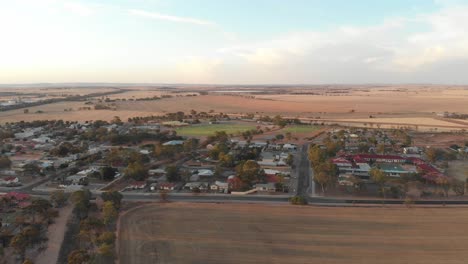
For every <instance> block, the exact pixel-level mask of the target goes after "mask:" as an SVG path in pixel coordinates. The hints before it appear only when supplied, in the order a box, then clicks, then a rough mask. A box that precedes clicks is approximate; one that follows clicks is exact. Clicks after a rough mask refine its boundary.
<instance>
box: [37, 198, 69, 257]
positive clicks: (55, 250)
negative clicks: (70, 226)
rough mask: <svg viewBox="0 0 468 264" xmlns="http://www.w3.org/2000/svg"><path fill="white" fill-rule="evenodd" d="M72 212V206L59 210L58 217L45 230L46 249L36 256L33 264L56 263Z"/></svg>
mask: <svg viewBox="0 0 468 264" xmlns="http://www.w3.org/2000/svg"><path fill="white" fill-rule="evenodd" d="M72 212H73V206H72V205H68V206H67V207H64V208H62V209H61V210H60V214H59V217H58V218H56V219H55V223H53V224H52V225H50V226H49V228H48V229H47V238H48V239H49V240H48V241H47V249H46V250H45V251H43V252H41V254H39V255H38V257H37V258H36V260H35V261H34V263H36V264H53V263H57V258H58V255H59V252H60V247H61V246H62V242H63V237H64V235H65V231H66V228H67V222H68V219H69V218H70V215H71V214H72Z"/></svg>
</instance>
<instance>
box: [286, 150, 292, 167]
mask: <svg viewBox="0 0 468 264" xmlns="http://www.w3.org/2000/svg"><path fill="white" fill-rule="evenodd" d="M286 164H288V166H290V167H292V166H293V165H294V156H293V155H292V154H291V153H289V154H288V157H287V158H286Z"/></svg>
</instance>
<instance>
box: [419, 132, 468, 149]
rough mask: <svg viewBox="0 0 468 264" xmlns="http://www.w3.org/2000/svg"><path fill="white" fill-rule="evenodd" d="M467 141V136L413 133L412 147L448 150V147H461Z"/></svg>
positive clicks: (465, 134)
mask: <svg viewBox="0 0 468 264" xmlns="http://www.w3.org/2000/svg"><path fill="white" fill-rule="evenodd" d="M466 141H468V134H467V133H464V134H453V133H414V134H413V145H415V146H418V147H427V146H431V147H437V148H448V147H450V145H453V144H457V145H463V144H464V143H465V142H466Z"/></svg>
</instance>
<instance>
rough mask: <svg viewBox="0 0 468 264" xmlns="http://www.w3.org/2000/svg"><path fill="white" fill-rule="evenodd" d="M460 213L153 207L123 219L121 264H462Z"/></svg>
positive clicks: (466, 234) (467, 235) (466, 254)
mask: <svg viewBox="0 0 468 264" xmlns="http://www.w3.org/2000/svg"><path fill="white" fill-rule="evenodd" d="M466 217H468V213H467V212H466V210H460V209H459V208H454V209H452V208H413V209H408V208H403V207H399V208H326V207H292V206H288V205H258V204H257V205H253V204H230V205H229V206H226V205H223V204H186V203H169V204H153V205H147V206H143V207H141V208H137V209H135V210H133V211H130V212H129V213H128V214H125V215H124V216H123V217H121V219H120V220H121V226H120V229H119V230H120V231H119V243H120V246H119V248H118V250H119V253H118V256H119V263H349V264H353V263H382V264H384V263H389V264H390V263H391V264H397V263H414V264H417V263H421V264H422V263H466V259H467V258H468V251H467V250H466V246H465V245H466V243H467V242H468V231H467V230H466V228H465V225H466V220H465V219H466Z"/></svg>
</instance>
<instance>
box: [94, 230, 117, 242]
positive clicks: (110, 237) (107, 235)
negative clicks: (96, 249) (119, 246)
mask: <svg viewBox="0 0 468 264" xmlns="http://www.w3.org/2000/svg"><path fill="white" fill-rule="evenodd" d="M97 242H98V244H108V245H112V244H114V242H115V234H114V232H109V231H106V232H103V233H102V234H101V235H99V237H98V238H97Z"/></svg>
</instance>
